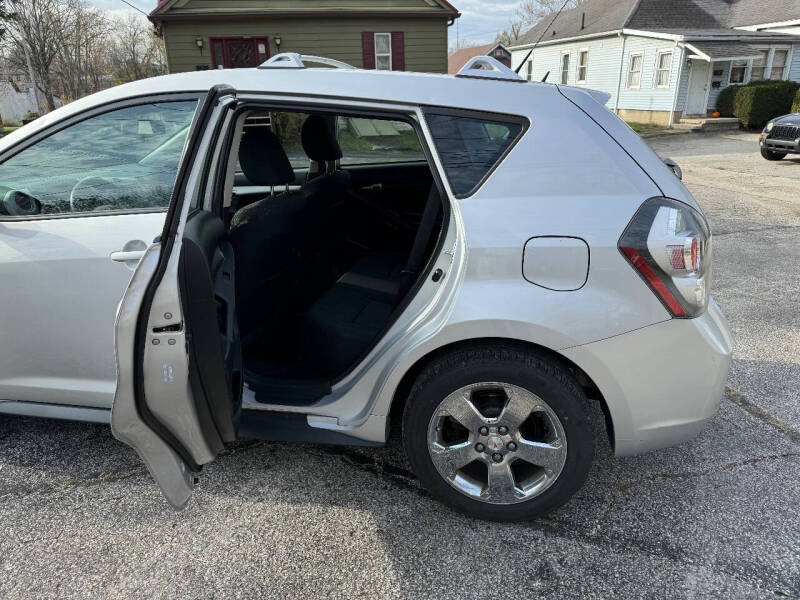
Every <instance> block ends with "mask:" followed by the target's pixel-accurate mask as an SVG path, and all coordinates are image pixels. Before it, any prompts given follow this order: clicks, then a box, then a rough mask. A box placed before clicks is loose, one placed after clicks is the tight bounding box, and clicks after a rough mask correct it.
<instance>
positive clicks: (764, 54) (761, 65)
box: [750, 50, 769, 81]
mask: <svg viewBox="0 0 800 600" xmlns="http://www.w3.org/2000/svg"><path fill="white" fill-rule="evenodd" d="M758 52H759V54H760V55H761V56H759V57H758V58H754V59H753V66H752V67H751V68H750V81H761V80H762V79H764V71H766V70H767V62H768V61H769V50H759V51H758Z"/></svg>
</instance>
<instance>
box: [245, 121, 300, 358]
mask: <svg viewBox="0 0 800 600" xmlns="http://www.w3.org/2000/svg"><path fill="white" fill-rule="evenodd" d="M239 164H240V166H241V168H242V172H243V173H244V175H245V177H247V179H248V180H249V181H250V183H252V184H254V185H261V186H269V187H271V188H273V187H276V186H284V185H288V184H290V183H293V182H294V179H295V177H294V171H293V169H292V165H291V163H290V162H289V158H288V157H287V156H286V152H284V150H283V147H282V146H281V143H280V140H278V138H277V136H275V134H274V133H272V131H270V130H269V129H268V128H267V127H252V128H249V129H247V130H246V131H245V133H244V135H243V136H242V141H241V144H240V146H239ZM304 211H305V194H304V193H303V192H301V191H294V192H284V193H279V194H277V195H269V196H267V197H266V198H263V199H261V200H258V201H256V202H253V203H252V204H248V205H247V206H245V207H244V208H241V209H239V210H238V211H236V213H235V214H234V215H233V218H232V219H231V228H230V240H231V244H233V248H234V251H235V255H236V306H237V312H238V315H239V327H240V331H241V338H242V341H243V343H247V342H249V341H253V339H254V338H256V337H258V335H259V333H260V332H261V331H263V330H265V329H266V328H269V326H270V325H271V323H272V322H275V321H276V320H279V319H280V318H281V314H282V312H283V310H285V307H286V306H290V305H291V302H292V298H291V294H290V293H288V292H289V290H291V288H292V279H293V277H294V274H295V272H296V270H297V267H298V263H299V262H300V258H299V257H300V255H301V251H302V242H301V239H300V234H301V232H302V230H303V228H304V227H303V224H302V219H303V214H304Z"/></svg>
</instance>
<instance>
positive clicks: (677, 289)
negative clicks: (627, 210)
mask: <svg viewBox="0 0 800 600" xmlns="http://www.w3.org/2000/svg"><path fill="white" fill-rule="evenodd" d="M619 249H620V251H621V252H622V254H623V255H624V256H625V258H627V259H628V262H630V263H631V265H633V268H634V269H636V271H637V272H638V273H639V275H641V277H642V279H644V281H645V282H646V283H647V285H648V286H650V289H652V290H653V292H654V293H655V295H656V296H658V298H659V300H661V302H662V303H663V304H664V306H665V307H666V308H667V310H669V312H670V313H671V314H672V316H673V317H680V318H689V317H696V316H697V315H699V314H701V313H702V312H703V311H705V309H706V306H707V305H708V294H709V279H710V277H711V231H710V230H709V228H708V224H707V223H706V220H705V219H704V218H703V215H701V214H700V213H699V212H697V211H696V210H695V209H693V208H692V207H691V206H689V205H687V204H684V203H683V202H678V201H677V200H670V199H669V198H651V199H650V200H648V201H647V202H645V203H644V204H643V205H642V206H641V207H640V208H639V210H638V211H637V212H636V215H635V216H634V217H633V219H632V220H631V222H630V224H629V225H628V228H627V229H626V230H625V233H623V234H622V237H621V238H620V240H619Z"/></svg>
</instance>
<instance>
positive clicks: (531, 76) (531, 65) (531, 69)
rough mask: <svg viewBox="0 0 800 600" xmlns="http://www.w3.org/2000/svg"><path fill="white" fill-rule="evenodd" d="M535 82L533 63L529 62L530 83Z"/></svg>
mask: <svg viewBox="0 0 800 600" xmlns="http://www.w3.org/2000/svg"><path fill="white" fill-rule="evenodd" d="M531 80H533V61H532V60H529V61H528V81H531Z"/></svg>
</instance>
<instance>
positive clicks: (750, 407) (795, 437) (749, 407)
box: [725, 386, 800, 444]
mask: <svg viewBox="0 0 800 600" xmlns="http://www.w3.org/2000/svg"><path fill="white" fill-rule="evenodd" d="M725 397H726V398H727V399H728V400H730V401H731V402H733V403H734V404H735V405H736V406H738V407H739V408H741V409H742V410H744V411H746V412H748V413H750V414H751V415H753V416H754V417H755V418H757V419H759V420H760V421H763V422H764V423H766V424H767V425H769V426H770V427H772V428H774V429H777V430H778V431H780V432H781V433H782V434H784V435H785V436H786V437H788V438H789V440H790V441H792V442H794V443H795V444H800V431H797V430H796V429H792V428H791V427H789V425H787V424H786V423H784V422H783V421H781V420H780V419H779V418H778V417H776V416H773V415H771V414H769V413H768V412H767V411H765V410H764V409H763V408H761V407H759V406H756V405H755V404H753V403H752V402H750V400H748V399H747V398H745V397H744V395H743V394H742V393H741V392H738V391H736V390H734V389H733V388H731V387H727V386H726V387H725Z"/></svg>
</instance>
